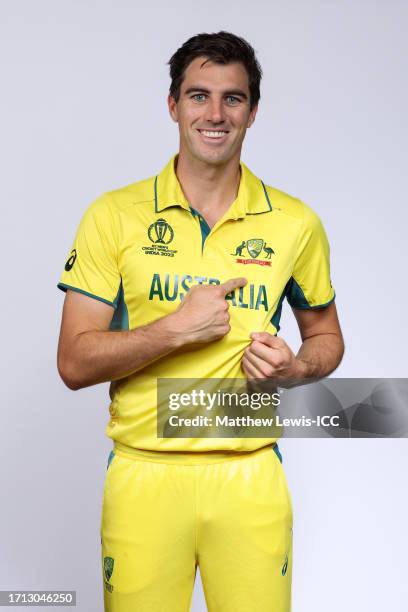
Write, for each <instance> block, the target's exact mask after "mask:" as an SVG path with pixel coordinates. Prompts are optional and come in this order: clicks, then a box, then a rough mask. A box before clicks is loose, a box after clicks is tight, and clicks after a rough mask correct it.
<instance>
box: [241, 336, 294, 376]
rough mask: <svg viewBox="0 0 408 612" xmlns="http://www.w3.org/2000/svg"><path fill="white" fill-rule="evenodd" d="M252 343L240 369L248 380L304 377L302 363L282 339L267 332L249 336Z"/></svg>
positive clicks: (245, 353) (246, 351)
mask: <svg viewBox="0 0 408 612" xmlns="http://www.w3.org/2000/svg"><path fill="white" fill-rule="evenodd" d="M251 338H252V342H251V344H250V345H249V346H248V347H247V348H246V349H245V351H244V356H243V358H242V363H241V365H242V369H243V371H244V373H245V375H246V376H247V378H248V380H253V379H255V378H258V379H269V378H272V379H273V378H279V379H286V380H293V379H301V378H303V377H304V375H305V370H304V367H303V364H302V362H301V361H300V360H299V359H297V358H296V357H295V354H294V353H293V351H292V350H291V348H290V347H289V346H288V345H287V344H286V342H285V340H283V338H278V337H277V336H273V335H272V334H269V333H268V332H256V333H252V334H251Z"/></svg>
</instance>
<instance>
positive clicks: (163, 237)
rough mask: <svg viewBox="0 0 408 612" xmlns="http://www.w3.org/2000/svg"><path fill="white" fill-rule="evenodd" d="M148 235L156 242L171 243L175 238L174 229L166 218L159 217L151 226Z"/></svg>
mask: <svg viewBox="0 0 408 612" xmlns="http://www.w3.org/2000/svg"><path fill="white" fill-rule="evenodd" d="M147 235H148V236H149V238H150V240H151V241H152V242H153V243H154V244H169V242H171V241H172V240H173V238H174V230H173V228H172V227H171V225H170V224H169V223H167V221H166V219H157V221H155V222H154V223H152V224H151V226H150V227H149V229H148V231H147Z"/></svg>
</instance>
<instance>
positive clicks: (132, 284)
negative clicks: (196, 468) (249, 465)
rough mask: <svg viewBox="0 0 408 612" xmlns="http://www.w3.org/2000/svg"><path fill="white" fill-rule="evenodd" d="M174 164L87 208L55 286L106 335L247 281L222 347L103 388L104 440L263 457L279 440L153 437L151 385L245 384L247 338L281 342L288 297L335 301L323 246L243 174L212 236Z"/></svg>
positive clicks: (298, 216)
mask: <svg viewBox="0 0 408 612" xmlns="http://www.w3.org/2000/svg"><path fill="white" fill-rule="evenodd" d="M174 161H175V158H172V159H171V160H170V162H169V163H168V164H167V166H166V167H165V168H164V169H163V171H162V172H161V173H160V174H159V175H158V176H156V177H152V178H149V179H146V180H144V181H140V182H137V183H133V184H131V185H129V186H127V187H123V188H121V189H117V190H115V191H111V192H109V193H106V194H104V195H102V196H101V197H100V198H98V199H97V200H96V201H95V202H93V204H91V206H89V208H88V209H87V210H86V212H85V214H84V216H83V218H82V220H81V222H80V225H79V227H78V230H77V234H76V237H75V240H74V243H73V245H72V249H71V251H70V253H69V255H68V259H67V262H66V264H65V269H64V271H63V273H62V275H61V278H60V282H59V283H58V287H59V288H60V289H62V290H63V291H66V290H67V289H72V290H74V291H79V292H81V293H83V294H85V295H88V296H90V297H92V298H95V299H98V300H101V301H102V302H105V303H107V304H110V305H111V306H112V307H113V309H114V310H113V319H112V323H111V329H112V330H127V329H133V328H135V327H139V326H141V325H145V324H148V323H150V322H152V321H154V320H156V319H158V318H160V317H162V316H164V315H167V314H169V313H171V312H173V311H174V310H175V309H176V308H177V306H178V305H179V304H180V301H181V300H182V299H183V297H184V295H185V294H186V292H187V291H188V290H189V288H190V287H192V286H193V285H196V284H198V283H203V284H207V283H209V284H219V283H223V282H225V281H226V280H228V279H230V278H234V277H241V276H244V277H245V278H247V279H248V282H247V285H246V286H245V287H243V288H240V289H237V290H236V291H235V292H233V293H232V294H230V295H228V296H227V299H229V301H230V308H229V314H230V325H231V331H230V332H229V333H228V334H227V335H226V336H225V337H224V338H222V339H221V340H218V341H215V342H210V343H208V344H206V345H201V347H200V348H198V349H194V350H192V349H191V347H187V348H186V350H177V351H175V352H174V353H171V354H169V355H168V356H166V357H164V358H161V359H159V360H157V361H156V362H154V363H152V364H151V365H149V366H147V367H146V368H144V369H142V370H140V371H139V372H136V373H135V374H133V375H131V376H127V377H126V378H123V379H121V380H118V381H115V382H112V383H111V387H110V398H111V403H110V407H109V412H110V420H109V423H108V425H107V428H106V433H107V435H108V436H109V437H110V438H112V439H113V440H114V441H115V442H118V443H121V444H125V445H127V446H131V447H133V448H136V449H142V450H153V451H179V452H180V451H181V452H182V451H198V452H202V451H207V450H240V451H242V450H254V449H256V448H261V447H262V446H265V445H267V444H271V443H273V442H274V441H275V440H276V438H275V437H274V438H159V437H158V436H157V428H156V426H157V421H156V419H157V413H156V404H157V379H159V378H191V379H202V378H221V379H223V378H241V379H242V378H245V375H244V373H243V371H242V369H241V359H242V355H243V352H244V349H245V348H246V347H247V346H248V345H249V344H250V343H251V339H250V334H251V332H253V331H266V332H269V333H271V334H276V333H277V332H278V330H279V319H280V314H281V309H282V302H283V300H284V298H285V297H286V298H287V300H288V302H289V303H290V305H291V306H292V307H294V308H302V309H304V308H308V309H309V308H319V307H323V306H326V305H328V304H329V303H330V302H331V301H333V299H334V290H333V288H332V285H331V282H330V267H329V245H328V242H327V238H326V235H325V232H324V229H323V226H322V224H321V222H320V220H319V218H318V216H317V215H316V213H314V212H313V211H312V210H311V209H310V208H309V207H308V206H306V205H305V204H304V203H303V202H301V201H300V200H298V199H295V198H293V197H291V196H289V195H287V194H286V193H283V192H282V191H278V190H277V189H274V188H272V187H269V186H267V185H264V183H263V182H262V181H261V180H260V179H258V178H257V177H256V176H254V174H252V172H251V171H250V170H249V169H248V168H247V167H246V166H245V165H244V164H243V163H241V180H240V185H239V191H238V196H237V198H236V200H235V201H234V202H233V203H232V204H231V206H230V208H229V209H228V211H227V212H226V213H225V214H224V216H223V217H222V218H221V219H220V220H219V221H218V222H217V223H216V224H215V225H214V226H213V227H212V228H211V229H210V228H209V226H208V225H207V223H206V222H205V220H204V219H203V218H202V217H201V215H200V214H199V213H197V212H196V211H195V210H194V209H192V208H191V207H190V205H189V203H188V201H187V200H186V197H185V196H184V194H183V191H182V189H181V186H180V184H179V182H178V179H177V176H176V173H175V170H174ZM203 308H205V304H203Z"/></svg>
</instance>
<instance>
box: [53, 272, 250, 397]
mask: <svg viewBox="0 0 408 612" xmlns="http://www.w3.org/2000/svg"><path fill="white" fill-rule="evenodd" d="M246 282H247V281H246V279H243V278H238V279H231V280H229V281H226V282H225V283H223V284H222V285H218V286H216V285H197V286H194V287H192V288H191V289H190V290H189V291H188V292H187V294H186V296H185V298H184V300H183V301H182V303H181V304H180V306H179V307H178V308H177V309H176V311H175V312H174V313H172V314H169V315H167V316H164V317H162V318H161V319H157V320H156V321H153V322H152V323H149V324H148V325H142V326H140V327H137V328H135V329H132V330H129V331H110V330H109V325H110V322H111V320H112V315H113V307H112V306H109V305H108V304H105V303H103V302H101V301H98V300H95V299H94V298H91V297H88V296H86V295H83V294H82V293H78V292H76V291H71V290H68V291H67V295H66V297H65V301H64V309H63V313H62V322H61V332H60V338H59V343H58V357H57V364H58V371H59V373H60V376H61V378H62V380H63V381H64V383H65V384H66V385H67V387H69V388H70V389H72V390H77V389H81V388H82V387H89V386H90V385H95V384H97V383H101V382H106V381H110V380H116V379H119V378H123V377H125V376H128V375H130V374H132V373H134V372H136V371H138V370H140V369H142V368H144V367H145V366H147V365H148V364H150V363H152V362H153V361H155V360H157V359H159V358H160V357H163V356H164V355H167V354H169V353H171V352H173V351H175V350H177V349H178V348H180V347H182V346H185V345H187V344H194V343H206V342H211V341H214V340H218V339H220V338H222V337H223V336H225V334H227V333H228V332H229V330H230V325H229V313H228V308H229V303H228V302H227V300H226V299H225V296H226V294H227V293H229V292H231V291H233V290H234V289H236V288H238V287H241V286H243V285H245V284H246ZM203 303H205V304H206V305H207V306H206V308H204V309H203V307H202V304H203Z"/></svg>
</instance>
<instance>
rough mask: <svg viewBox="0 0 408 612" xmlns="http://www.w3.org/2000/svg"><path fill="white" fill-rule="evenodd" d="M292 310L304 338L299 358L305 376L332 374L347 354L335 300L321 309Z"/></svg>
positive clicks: (320, 376)
mask: <svg viewBox="0 0 408 612" xmlns="http://www.w3.org/2000/svg"><path fill="white" fill-rule="evenodd" d="M292 310H293V313H294V315H295V317H296V321H297V324H298V327H299V331H300V335H301V338H302V345H301V347H300V349H299V351H298V354H297V355H296V359H297V360H298V362H299V363H300V366H301V369H302V372H303V378H323V377H324V376H328V375H329V374H331V373H332V372H333V371H334V370H335V369H336V368H337V367H338V365H339V364H340V362H341V360H342V358H343V354H344V341H343V335H342V333H341V329H340V324H339V319H338V316H337V309H336V305H335V303H334V302H332V303H331V304H330V305H329V306H326V307H325V308H321V309H318V310H298V309H295V308H293V309H292Z"/></svg>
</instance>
